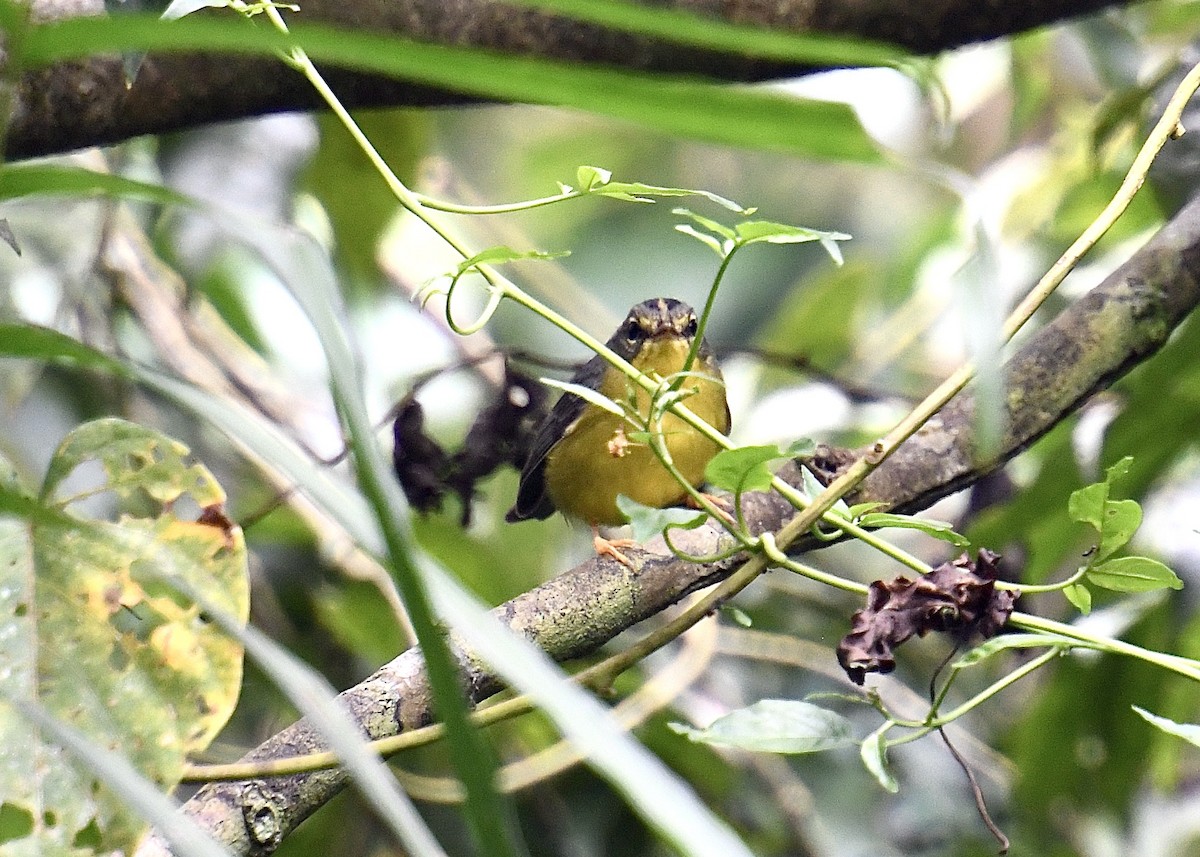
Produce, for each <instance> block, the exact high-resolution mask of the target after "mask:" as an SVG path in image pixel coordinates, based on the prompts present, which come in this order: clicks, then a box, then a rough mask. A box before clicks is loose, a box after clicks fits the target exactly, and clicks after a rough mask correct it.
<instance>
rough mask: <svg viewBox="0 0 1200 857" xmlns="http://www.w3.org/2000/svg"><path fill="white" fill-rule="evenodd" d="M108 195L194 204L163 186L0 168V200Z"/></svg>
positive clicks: (43, 167)
mask: <svg viewBox="0 0 1200 857" xmlns="http://www.w3.org/2000/svg"><path fill="white" fill-rule="evenodd" d="M34 195H41V196H110V197H114V198H117V199H142V200H149V201H150V202H158V203H162V204H163V205H194V204H195V203H194V201H193V200H192V199H190V198H189V197H187V196H184V195H183V194H181V193H179V192H178V191H174V190H171V188H168V187H163V186H162V185H156V184H151V183H149V182H141V181H137V180H135V179H127V178H125V177H123V176H115V175H112V174H111V173H98V172H95V171H93V170H85V169H81V168H79V167H68V166H62V165H58V164H4V165H3V166H0V199H14V198H17V197H22V196H34Z"/></svg>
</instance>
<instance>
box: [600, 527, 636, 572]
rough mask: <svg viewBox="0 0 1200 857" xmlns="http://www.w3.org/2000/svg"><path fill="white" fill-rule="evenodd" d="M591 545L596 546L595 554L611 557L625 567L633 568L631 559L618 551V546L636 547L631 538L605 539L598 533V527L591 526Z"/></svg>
mask: <svg viewBox="0 0 1200 857" xmlns="http://www.w3.org/2000/svg"><path fill="white" fill-rule="evenodd" d="M592 545H593V546H594V547H595V548H596V556H607V557H612V558H613V559H615V560H616V561H617V562H619V563H621V565H623V566H625V567H626V568H633V561H632V560H630V559H629V557H627V556H625V554H623V553H621V551H620V548H633V547H637V546H638V543H637V542H635V541H634V540H633V539H606V538H604V536H602V535H600V529H599V528H598V527H592Z"/></svg>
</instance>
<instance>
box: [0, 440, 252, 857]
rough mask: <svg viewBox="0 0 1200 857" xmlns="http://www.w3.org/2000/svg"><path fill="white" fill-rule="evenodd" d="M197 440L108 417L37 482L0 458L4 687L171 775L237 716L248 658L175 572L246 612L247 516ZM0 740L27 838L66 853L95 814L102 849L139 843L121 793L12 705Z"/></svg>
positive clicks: (157, 775)
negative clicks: (231, 508) (232, 510)
mask: <svg viewBox="0 0 1200 857" xmlns="http://www.w3.org/2000/svg"><path fill="white" fill-rule="evenodd" d="M186 455H187V450H186V448H185V447H183V446H182V445H181V444H179V443H177V442H176V441H173V440H171V439H170V438H168V437H166V436H164V435H161V434H159V433H158V432H155V431H152V430H150V429H147V428H143V427H141V426H137V425H134V424H132V423H128V422H125V421H123V420H117V419H104V420H98V421H96V422H92V423H88V424H86V425H83V426H81V427H79V428H77V429H76V430H75V431H73V432H72V433H71V434H70V435H68V436H67V438H66V439H65V440H64V441H63V443H62V444H61V445H60V447H59V449H58V451H57V452H56V453H55V456H54V458H53V460H52V462H51V464H50V467H49V469H48V471H47V475H46V478H45V481H44V484H43V487H42V490H41V492H40V493H34V492H33V491H31V490H28V489H27V488H25V487H24V486H22V485H20V484H19V483H18V481H17V480H16V478H15V477H14V476H13V475H12V473H11V470H7V471H3V472H0V698H8V699H12V700H17V701H20V700H24V701H29V702H33V703H36V704H37V706H38V707H40V708H41V709H42V710H44V711H45V712H47V713H48V714H49V715H50V716H52V717H54V718H56V719H57V720H58V721H61V722H63V723H65V724H67V725H69V726H71V727H74V728H75V729H77V730H80V731H82V732H83V733H84V734H85V735H86V736H88V738H89V739H90V740H91V741H93V742H95V743H96V744H97V745H101V746H107V747H119V748H120V749H121V752H122V753H123V754H124V756H125V757H126V758H127V759H128V760H129V761H130V762H131V763H132V764H133V765H134V766H135V767H136V768H137V769H138V770H139V771H140V772H141V773H142V774H143V775H144V776H146V777H148V778H149V779H151V780H153V781H154V782H156V783H158V784H159V785H160V786H161V787H162V788H163V789H164V790H169V789H170V788H171V787H172V786H173V785H174V784H175V783H176V782H178V779H179V774H180V772H181V769H182V765H183V762H184V759H185V757H186V756H187V754H189V753H195V752H197V751H200V750H202V749H204V748H205V747H207V746H208V744H209V742H210V741H211V740H212V739H213V737H214V736H215V735H216V733H217V731H218V730H219V729H220V728H221V727H222V726H223V725H224V724H225V721H226V720H227V719H228V718H229V715H230V714H231V713H232V711H233V706H234V704H235V702H236V701H237V694H238V689H239V687H240V684H241V670H242V666H241V665H242V652H241V647H240V645H238V644H237V643H236V642H235V641H233V640H230V639H229V638H228V637H227V636H226V635H225V634H223V633H221V632H220V631H218V630H217V629H216V628H214V627H212V626H211V625H210V623H209V622H208V621H207V619H206V618H205V616H204V615H203V614H202V611H201V610H200V608H199V607H198V606H197V605H195V604H193V603H191V602H189V601H188V600H187V599H186V598H183V597H181V596H180V595H179V591H178V589H176V587H175V586H174V585H173V581H182V582H183V583H184V584H186V586H187V587H188V588H190V589H192V590H195V591H197V592H200V593H202V594H203V597H204V599H206V601H207V602H211V603H212V604H214V605H216V606H219V607H220V608H221V609H222V610H223V611H225V612H227V613H229V614H232V615H234V616H237V617H238V618H239V619H240V621H243V622H244V621H245V619H246V617H247V613H248V605H249V592H248V582H247V575H246V554H245V545H244V543H243V540H242V534H241V531H240V530H239V529H238V527H237V526H236V525H235V524H233V522H232V521H230V520H229V519H228V518H227V517H226V516H225V514H224V512H223V506H222V504H223V502H224V499H225V497H224V492H223V491H222V490H221V487H220V486H219V485H218V484H217V483H216V481H215V480H214V479H213V478H212V476H211V474H209V472H208V471H207V469H205V468H204V467H203V466H202V465H199V464H193V463H189V461H188V460H187V457H186ZM189 509H190V511H189ZM0 746H3V747H5V753H4V754H2V755H3V756H4V757H5V761H4V762H3V763H2V764H0V794H3V795H4V796H5V801H6V804H7V805H8V806H10V807H13V808H14V809H13V811H16V812H23V811H27V812H29V813H30V817H31V818H32V820H33V823H32V825H31V826H30V829H29V830H28V833H27V835H26V837H25V839H26V840H27V842H26V845H27V847H29V848H32V849H33V850H35V851H37V850H39V849H41V850H42V851H43V852H44V853H51V852H53V853H65V852H66V850H67V849H69V847H70V846H71V844H72V842H73V841H75V838H76V837H77V836H78V835H79V833H80V831H83V830H85V829H88V833H89V835H93V834H94V836H95V837H98V839H99V842H100V843H101V847H100V848H99V849H98V850H103V851H105V852H107V851H110V850H118V849H127V850H128V849H130V848H131V846H132V844H133V843H134V842H135V841H136V840H137V838H138V837H139V836H140V835H141V833H142V830H143V828H144V826H145V823H144V822H143V821H142V819H141V818H140V817H139V816H137V815H136V814H134V813H133V812H132V811H131V810H130V809H129V808H128V807H127V805H126V804H125V803H124V801H122V800H121V799H120V797H119V796H117V795H116V794H115V793H113V792H111V791H109V790H108V789H107V788H104V787H99V786H96V785H95V784H94V783H93V782H92V780H91V778H90V777H87V776H85V775H83V774H82V773H81V772H80V769H77V768H76V767H74V766H73V765H71V764H69V763H68V762H67V760H66V756H65V755H64V753H63V752H62V750H61V749H60V748H58V747H56V746H54V744H53V743H52V742H51V741H49V740H48V739H47V738H46V737H45V736H44V735H43V734H42V733H41V732H39V731H38V730H36V729H34V728H32V727H31V726H30V725H29V724H28V722H27V721H25V720H24V719H22V718H19V717H18V716H17V715H16V714H15V712H14V710H13V709H12V708H10V707H8V706H3V705H0ZM34 772H36V773H34ZM51 807H53V809H54V812H53V813H49V814H48V813H47V810H49V808H51Z"/></svg>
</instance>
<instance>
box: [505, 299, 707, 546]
mask: <svg viewBox="0 0 1200 857" xmlns="http://www.w3.org/2000/svg"><path fill="white" fill-rule="evenodd" d="M697 330H698V321H697V317H696V311H695V310H694V309H692V308H691V307H690V306H688V305H687V304H686V303H684V302H683V301H680V300H676V299H674V298H666V297H663V298H652V299H650V300H646V301H642V302H641V303H639V304H636V305H635V306H633V307H632V308H631V309H630V310H629V314H628V315H627V316H626V317H625V320H624V321H623V322H621V325H620V326H619V327H618V328H617V330H616V332H615V333H613V335H612V337H611V338H610V339H609V340H608V343H607V345H608V347H609V348H610V349H611V350H612V351H614V352H615V353H617V354H619V355H620V356H621V357H623V358H624V359H625V360H627V361H629V363H631V364H632V365H633V366H634V368H636V369H638V370H640V371H641V372H643V373H645V374H647V375H649V376H650V377H652V378H653V377H656V376H657V377H658V378H668V377H669V376H672V375H675V374H676V373H679V372H682V371H683V369H684V365H685V363H686V361H687V355H688V353H689V351H690V349H691V347H692V343H693V342H694V341H695V338H696V335H697ZM571 383H572V384H574V385H577V386H580V387H587V388H589V389H591V390H596V391H597V392H599V393H601V394H602V395H604V396H606V397H607V398H608V399H610V400H611V401H613V402H616V403H629V404H631V405H632V407H633V408H634V409H635V410H636V413H637V414H638V415H639V417H638V421H640V422H641V423H642V424H645V423H646V422H647V420H648V419H649V417H650V415H649V411H650V403H651V394H650V393H648V392H647V391H646V390H644V389H642V388H641V387H640V386H639V385H636V384H634V383H633V382H632V381H631V380H630V379H629V378H627V377H626V376H625V375H624V374H623V373H621V372H620V371H618V370H617V369H616V368H615V367H613V366H612V365H611V364H609V363H608V362H607V361H606V360H604V359H603V358H602V357H600V356H599V355H596V356H595V357H593V358H592V359H591V360H589V361H588V362H587V363H586V364H584V365H583V366H582V367H581V368H580V369H579V371H577V372H576V373H575V375H574V376H573V377H572V378H571ZM679 388H680V389H681V390H683V391H685V392H688V391H690V395H687V396H686V397H685V398H684V399H683V404H684V405H685V406H686V407H687V408H688V409H689V410H690V411H691V412H692V413H694V414H695V415H696V416H698V417H700V418H701V419H703V420H704V421H705V422H707V423H708V424H709V425H711V426H712V427H713V428H715V429H716V430H717V431H719V432H721V433H722V434H728V433H729V427H730V419H729V404H728V402H727V401H726V398H725V385H724V381H723V379H722V377H721V370H720V367H718V365H717V362H716V359H715V357H714V356H713V352H712V349H711V348H710V347H709V346H708V343H707V342H705V341H703V340H701V343H700V348H699V349H698V351H697V354H696V359H695V363H694V365H693V366H692V370H691V373H689V374H688V375H686V376H683V377H682V378H681V379H680V387H679ZM649 428H650V429H651V430H660V431H661V432H662V436H663V439H664V440H665V442H666V447H667V450H668V451H669V452H670V457H671V460H672V461H673V462H674V464H675V466H676V468H677V469H678V470H679V471H680V473H681V474H682V475H683V477H684V478H685V479H686V480H687V481H688V482H689V483H691V485H692V486H693V487H695V486H698V485H700V483H701V482H702V481H703V479H704V469H705V467H706V466H707V465H708V462H709V460H710V459H711V458H712V457H713V456H714V455H715V454H716V453H717V451H718V450H719V449H720V447H719V445H718V444H717V442H716V441H714V440H712V439H711V438H709V437H706V436H705V435H703V434H702V433H700V432H699V431H697V430H696V429H695V428H694V427H692V426H690V425H688V424H687V423H686V422H684V421H683V419H681V418H680V417H678V416H676V415H675V414H672V413H666V414H664V415H663V417H662V419H661V422H660V423H659V424H658V425H657V426H649ZM639 433H640V432H639V430H638V428H637V427H636V426H635V425H631V423H630V422H629V421H628V420H627V419H626V418H625V417H623V416H618V415H617V414H614V413H611V412H610V411H608V410H606V409H605V408H603V407H601V406H600V405H598V404H595V403H594V402H589V401H587V400H586V399H584V398H583V397H581V396H578V395H576V394H575V393H572V392H570V390H567V391H565V392H564V393H563V394H562V396H560V397H559V399H558V401H557V402H556V403H555V405H554V407H553V408H552V409H551V410H550V413H549V414H547V415H546V417H545V419H544V420H543V421H542V423H541V425H540V426H539V427H538V429H537V431H536V433H535V434H534V440H533V443H532V444H531V448H530V453H529V456H528V457H527V458H526V460H525V463H524V466H523V467H522V469H521V478H520V483H519V485H518V488H517V498H516V502H515V503H514V504H513V506H512V508H511V509H509V511H508V514H507V515H506V516H505V520H507V521H509V522H510V523H511V522H516V521H524V520H530V519H543V518H548V517H549V516H550V515H552V514H553V513H554V512H555V510H557V511H559V512H562V513H563V514H564V515H565V516H566V517H568V518H574V519H579V520H582V521H584V522H585V523H587V524H588V525H590V526H591V528H592V535H593V543H594V545H595V549H596V553H597V554H599V555H607V556H611V557H612V558H614V559H616V560H617V561H619V562H621V563H623V564H625V565H627V566H629V565H631V563H630V561H629V559H628V558H627V557H626V556H625V555H624V554H622V553H621V552H620V550H619V549H618V547H626V546H628V545H630V544H632V542H630V541H629V540H627V539H626V540H614V541H609V540H608V539H605V538H602V537H601V536H600V533H599V528H600V526H601V525H606V526H615V525H619V524H624V523H625V516H624V515H623V514H622V513H621V511H620V509H618V508H617V502H616V501H617V496H618V495H619V494H624V495H625V496H627V497H629V498H631V499H633V500H636V501H637V502H639V503H641V504H642V505H645V506H652V507H655V508H666V507H668V506H674V505H678V504H679V503H680V502H682V501H684V500H685V499H686V498H687V496H688V493H687V491H686V489H685V488H684V487H683V486H682V485H680V484H679V482H678V481H677V480H676V479H675V477H674V476H672V475H671V473H670V472H669V471H668V470H667V469H666V468H665V467H664V466H663V465H662V462H661V461H659V459H658V457H657V456H656V455H655V454H654V451H653V450H652V449H651V448H650V446H649V444H648V443H647V442H646V441H645V440H638V439H637V437H638V435H639ZM631 434H632V435H633V437H630V435H631Z"/></svg>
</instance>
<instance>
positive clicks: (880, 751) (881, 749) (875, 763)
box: [858, 721, 900, 794]
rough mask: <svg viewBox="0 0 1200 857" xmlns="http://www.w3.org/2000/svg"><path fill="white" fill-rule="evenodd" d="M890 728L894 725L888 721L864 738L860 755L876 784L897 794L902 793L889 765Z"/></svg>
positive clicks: (860, 747) (859, 749) (860, 746)
mask: <svg viewBox="0 0 1200 857" xmlns="http://www.w3.org/2000/svg"><path fill="white" fill-rule="evenodd" d="M890 728H892V724H891V721H888V722H887V723H884V724H883V725H882V726H880V727H879V728H878V729H876V730H875V731H874V732H872V733H871V734H870V735H868V736H867V737H866V738H864V739H863V742H862V744H861V745H859V748H858V755H859V757H860V758H861V759H862V763H863V765H865V766H866V768H867V770H868V771H870V773H871V775H872V776H873V777H875V780H876V782H878V783H879V785H881V786H883V789H884V791H887V792H891V793H892V794H895V793H896V792H898V791H900V784H899V783H898V782H896V778H895V777H894V776H893V775H892V771H891V768H890V766H889V765H888V758H887V740H886V735H887V730H888V729H890Z"/></svg>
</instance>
